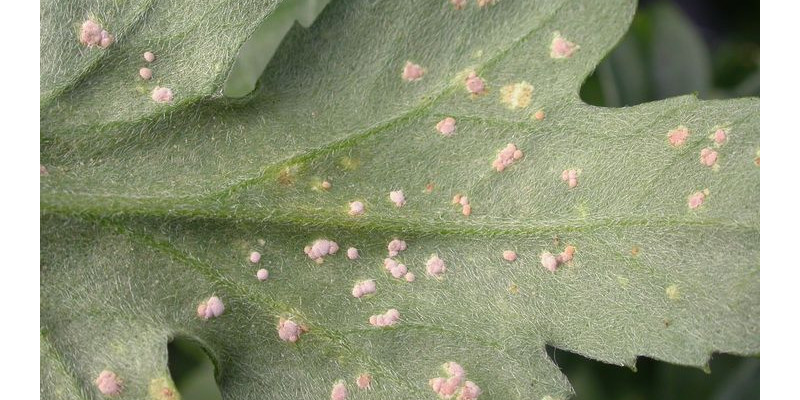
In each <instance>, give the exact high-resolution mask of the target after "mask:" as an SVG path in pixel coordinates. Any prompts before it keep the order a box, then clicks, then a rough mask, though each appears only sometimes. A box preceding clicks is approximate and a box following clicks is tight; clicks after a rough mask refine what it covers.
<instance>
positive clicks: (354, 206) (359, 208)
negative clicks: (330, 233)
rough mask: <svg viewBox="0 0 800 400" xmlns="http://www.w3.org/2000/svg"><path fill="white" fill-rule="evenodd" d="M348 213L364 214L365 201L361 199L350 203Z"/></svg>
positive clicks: (354, 214)
mask: <svg viewBox="0 0 800 400" xmlns="http://www.w3.org/2000/svg"><path fill="white" fill-rule="evenodd" d="M348 213H349V214H350V215H353V216H356V215H361V214H364V203H362V202H360V201H354V202H352V203H350V211H349V212H348Z"/></svg>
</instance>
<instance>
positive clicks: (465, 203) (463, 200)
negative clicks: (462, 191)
mask: <svg viewBox="0 0 800 400" xmlns="http://www.w3.org/2000/svg"><path fill="white" fill-rule="evenodd" d="M458 204H461V205H462V206H468V205H469V198H468V197H467V196H461V197H459V198H458Z"/></svg>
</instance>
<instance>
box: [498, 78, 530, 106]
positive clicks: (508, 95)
mask: <svg viewBox="0 0 800 400" xmlns="http://www.w3.org/2000/svg"><path fill="white" fill-rule="evenodd" d="M500 95H501V99H502V101H503V103H505V104H506V105H507V106H508V108H510V109H512V110H515V109H517V108H525V107H527V106H528V104H530V103H531V95H533V86H532V85H531V84H530V83H528V82H525V81H522V82H520V83H515V84H513V85H507V86H504V87H503V88H502V89H500Z"/></svg>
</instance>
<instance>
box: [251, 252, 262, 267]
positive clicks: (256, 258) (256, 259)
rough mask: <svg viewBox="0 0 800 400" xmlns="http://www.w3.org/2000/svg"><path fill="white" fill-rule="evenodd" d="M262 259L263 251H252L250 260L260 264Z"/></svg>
mask: <svg viewBox="0 0 800 400" xmlns="http://www.w3.org/2000/svg"><path fill="white" fill-rule="evenodd" d="M259 261H261V253H259V252H257V251H254V252H252V253H250V262H251V263H253V264H258V262H259Z"/></svg>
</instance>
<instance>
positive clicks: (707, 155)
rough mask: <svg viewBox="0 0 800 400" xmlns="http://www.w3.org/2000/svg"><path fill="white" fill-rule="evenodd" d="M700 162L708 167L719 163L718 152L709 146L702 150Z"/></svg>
mask: <svg viewBox="0 0 800 400" xmlns="http://www.w3.org/2000/svg"><path fill="white" fill-rule="evenodd" d="M700 162H701V163H702V164H703V165H705V166H708V167H711V166H713V165H714V164H716V163H717V152H716V151H714V150H712V149H710V148H708V147H706V148H705V149H703V150H700Z"/></svg>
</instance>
